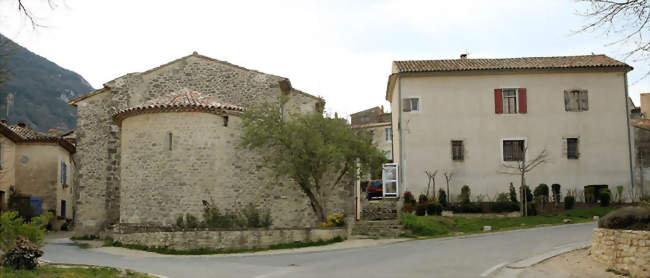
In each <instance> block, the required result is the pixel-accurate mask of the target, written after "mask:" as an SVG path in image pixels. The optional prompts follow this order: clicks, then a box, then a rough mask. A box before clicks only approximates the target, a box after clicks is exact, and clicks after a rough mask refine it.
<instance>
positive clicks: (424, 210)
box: [415, 203, 427, 216]
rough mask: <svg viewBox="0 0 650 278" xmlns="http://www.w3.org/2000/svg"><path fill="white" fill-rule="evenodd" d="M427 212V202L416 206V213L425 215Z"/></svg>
mask: <svg viewBox="0 0 650 278" xmlns="http://www.w3.org/2000/svg"><path fill="white" fill-rule="evenodd" d="M426 213H427V204H423V203H420V204H417V205H416V206H415V215H417V216H424V215H426Z"/></svg>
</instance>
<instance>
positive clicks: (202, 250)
mask: <svg viewBox="0 0 650 278" xmlns="http://www.w3.org/2000/svg"><path fill="white" fill-rule="evenodd" d="M342 241H343V239H342V238H341V237H338V236H337V237H335V238H333V239H330V240H319V241H308V242H302V241H297V242H292V243H283V244H275V245H271V246H269V247H266V248H242V249H211V248H200V249H193V250H176V249H172V248H169V247H166V246H164V247H149V246H143V245H136V244H122V243H121V242H118V241H113V242H107V243H106V245H105V246H113V247H123V248H128V249H135V250H141V251H147V252H154V253H159V254H167V255H214V254H234V253H247V252H259V251H267V250H278V249H293V248H303V247H311V246H322V245H329V244H332V243H337V242H342Z"/></svg>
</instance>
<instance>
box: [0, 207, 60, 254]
mask: <svg viewBox="0 0 650 278" xmlns="http://www.w3.org/2000/svg"><path fill="white" fill-rule="evenodd" d="M52 217H53V215H52V213H47V214H43V215H41V216H37V217H33V218H32V219H31V221H25V220H24V219H23V218H22V217H20V216H18V212H15V211H7V212H3V213H2V214H0V248H1V249H2V250H9V249H11V248H12V247H13V246H14V245H15V244H16V240H17V239H18V236H24V237H26V238H27V239H29V240H30V241H31V242H33V243H34V244H36V245H38V246H39V247H40V246H43V233H44V232H45V226H46V225H47V222H48V221H49V219H50V218H52Z"/></svg>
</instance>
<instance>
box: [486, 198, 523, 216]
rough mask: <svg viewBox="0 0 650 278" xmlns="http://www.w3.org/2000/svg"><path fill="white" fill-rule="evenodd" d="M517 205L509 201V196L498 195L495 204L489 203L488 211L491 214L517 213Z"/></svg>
mask: <svg viewBox="0 0 650 278" xmlns="http://www.w3.org/2000/svg"><path fill="white" fill-rule="evenodd" d="M518 210H519V204H518V203H515V202H513V201H511V199H510V194H508V193H499V195H497V198H496V200H495V202H492V203H490V211H492V212H510V211H518Z"/></svg>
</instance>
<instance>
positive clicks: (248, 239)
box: [112, 227, 348, 250]
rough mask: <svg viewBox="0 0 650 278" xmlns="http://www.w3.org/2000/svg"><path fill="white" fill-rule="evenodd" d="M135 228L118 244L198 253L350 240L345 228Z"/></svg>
mask: <svg viewBox="0 0 650 278" xmlns="http://www.w3.org/2000/svg"><path fill="white" fill-rule="evenodd" d="M135 230H136V229H133V228H132V227H130V228H127V229H120V230H118V231H116V232H114V233H113V234H112V237H113V239H114V240H115V241H119V242H121V243H122V244H134V245H142V246H149V247H168V248H171V249H176V250H194V249H201V248H207V249H224V250H235V249H248V248H266V247H269V246H271V245H276V244H284V243H293V242H311V241H319V240H322V241H325V240H330V239H333V238H336V237H341V238H347V234H348V233H347V231H346V229H345V228H344V227H341V228H281V229H248V230H211V229H196V230H190V231H188V230H178V229H173V228H160V229H153V228H150V229H149V230H148V231H135Z"/></svg>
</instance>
